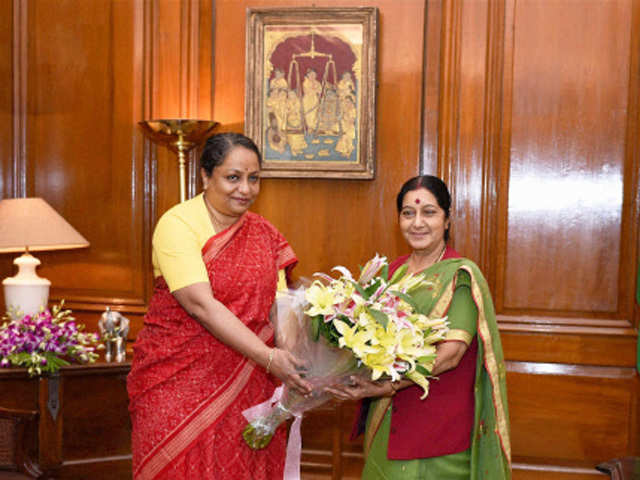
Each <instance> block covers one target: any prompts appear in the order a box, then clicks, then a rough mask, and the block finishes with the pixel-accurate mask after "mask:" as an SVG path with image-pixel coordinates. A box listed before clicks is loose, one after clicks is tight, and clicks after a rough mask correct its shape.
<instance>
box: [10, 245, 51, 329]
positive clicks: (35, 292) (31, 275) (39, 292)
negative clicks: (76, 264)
mask: <svg viewBox="0 0 640 480" xmlns="http://www.w3.org/2000/svg"><path fill="white" fill-rule="evenodd" d="M13 264H14V265H17V266H18V273H17V274H16V276H15V277H8V278H5V279H4V280H3V281H2V285H4V303H5V306H6V309H7V312H8V313H9V315H10V316H11V318H13V319H14V320H15V319H18V318H21V317H22V316H25V315H34V314H36V313H38V312H39V311H40V310H41V309H44V308H47V303H48V301H49V287H50V286H51V282H50V281H49V280H47V279H46V278H42V277H39V276H38V275H37V274H36V267H37V266H38V265H40V260H38V259H37V258H36V257H34V256H32V255H31V254H29V253H28V252H27V253H24V254H23V255H21V256H20V257H18V258H16V259H15V260H14V261H13Z"/></svg>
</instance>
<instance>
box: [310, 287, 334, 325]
mask: <svg viewBox="0 0 640 480" xmlns="http://www.w3.org/2000/svg"><path fill="white" fill-rule="evenodd" d="M304 296H305V298H306V300H307V302H309V303H310V304H311V306H310V307H309V308H307V309H306V310H305V312H304V313H306V314H307V315H309V316H310V317H315V316H316V315H333V314H334V313H335V308H334V305H335V304H336V296H335V294H334V292H333V291H332V290H331V289H330V288H327V287H325V286H324V285H323V284H322V283H321V282H319V281H318V280H316V281H315V282H313V283H312V284H311V286H310V287H309V288H307V290H306V291H305V293H304Z"/></svg>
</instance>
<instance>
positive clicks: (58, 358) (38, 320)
mask: <svg viewBox="0 0 640 480" xmlns="http://www.w3.org/2000/svg"><path fill="white" fill-rule="evenodd" d="M63 306H64V301H62V302H61V303H60V305H56V306H54V307H53V308H52V309H51V311H50V310H48V309H47V310H43V311H41V312H39V313H37V314H35V315H26V316H24V317H22V318H19V319H14V320H9V318H8V317H4V318H3V323H2V325H0V367H5V368H7V367H11V366H13V367H26V368H27V371H28V372H29V375H30V376H36V375H41V374H43V373H55V372H57V371H58V370H59V369H60V367H62V366H64V365H69V363H70V361H76V362H83V363H86V362H88V363H92V362H95V360H96V358H98V354H97V353H95V351H96V349H99V348H101V347H103V345H102V344H99V337H98V335H97V334H95V333H84V332H83V329H84V325H82V324H77V323H76V322H75V319H74V318H73V317H72V316H71V310H63Z"/></svg>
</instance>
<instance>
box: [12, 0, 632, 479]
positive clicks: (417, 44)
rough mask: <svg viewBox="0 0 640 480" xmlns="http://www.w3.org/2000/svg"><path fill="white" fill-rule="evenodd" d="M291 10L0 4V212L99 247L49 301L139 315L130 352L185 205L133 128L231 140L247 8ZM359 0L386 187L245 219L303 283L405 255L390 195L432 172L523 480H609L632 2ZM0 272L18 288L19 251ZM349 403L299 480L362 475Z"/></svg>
mask: <svg viewBox="0 0 640 480" xmlns="http://www.w3.org/2000/svg"><path fill="white" fill-rule="evenodd" d="M303 5H304V6H308V2H304V1H302V0H272V1H267V0H237V1H235V0H218V1H216V2H214V1H213V0H190V1H177V0H150V1H144V2H141V1H137V0H118V1H113V0H95V1H91V2H86V1H83V0H64V1H60V2H51V1H49V0H27V1H20V0H0V73H1V74H3V78H10V79H11V80H10V81H9V82H8V83H5V85H7V86H8V87H9V88H4V89H0V196H1V197H2V198H4V197H11V196H23V195H41V196H43V197H44V198H45V199H46V200H48V201H49V202H50V203H51V204H52V205H53V206H54V207H55V208H56V209H58V210H59V211H60V212H61V213H62V214H63V216H65V217H66V218H67V219H68V220H69V221H70V222H71V224H72V225H74V226H75V227H76V228H77V229H78V230H79V231H80V232H81V233H83V234H84V235H85V236H86V237H87V238H88V239H89V240H90V241H91V244H92V245H91V247H90V248H89V249H87V250H77V251H68V252H50V253H42V254H40V257H41V259H42V260H43V264H44V266H43V268H42V271H41V274H42V275H43V276H45V277H48V278H50V279H51V280H52V282H53V285H54V288H53V291H52V297H53V298H54V299H56V298H63V297H64V298H66V299H67V300H68V302H69V305H70V306H71V307H72V308H73V309H74V312H75V313H76V314H77V316H78V317H79V319H80V320H81V321H84V322H85V323H88V324H89V328H95V323H96V322H97V319H98V315H99V313H100V312H101V311H102V310H103V309H104V307H105V306H107V305H109V306H111V307H112V308H116V309H120V310H123V311H124V313H125V314H126V315H127V316H129V317H131V318H132V319H133V320H134V322H133V328H132V333H131V336H132V338H133V337H135V335H136V333H137V331H138V330H139V328H140V326H141V317H142V314H143V313H144V311H145V308H146V303H147V302H148V299H149V296H150V293H151V288H150V287H151V272H150V245H149V244H150V236H151V231H152V228H153V225H154V224H155V220H156V219H157V218H158V217H159V215H161V214H162V213H163V212H164V211H165V210H166V209H168V208H169V207H171V206H172V205H174V204H175V203H176V202H177V201H178V183H177V182H178V180H177V161H176V158H175V156H174V155H173V154H171V153H169V152H168V151H167V150H166V149H165V148H163V147H156V146H155V145H153V144H152V143H150V142H149V141H147V140H145V139H144V138H143V137H142V135H141V134H140V132H139V130H138V128H137V126H136V124H137V122H138V121H139V120H142V119H150V118H154V117H155V118H158V117H192V118H195V117H200V118H212V119H214V120H216V121H219V122H221V123H222V125H221V127H220V129H221V130H235V131H242V130H243V127H244V124H243V122H244V119H243V117H244V113H243V112H244V85H245V78H244V52H245V44H244V42H245V39H244V32H245V18H246V9H247V7H267V6H280V7H289V6H303ZM315 5H316V6H318V7H323V6H359V5H361V3H360V2H358V1H356V0H347V1H341V2H337V1H335V0H324V1H318V2H315ZM368 5H370V6H375V7H378V9H379V13H380V17H379V43H378V62H379V63H378V74H377V80H378V92H377V93H378V107H377V124H376V129H377V142H376V157H377V164H378V174H377V176H376V178H375V179H374V180H371V181H338V180H330V181H329V180H317V179H315V180H314V179H295V180H294V179H289V180H284V179H266V180H264V182H263V184H262V192H261V194H260V197H259V201H258V202H257V203H256V205H255V210H256V211H257V212H258V213H260V214H262V215H264V216H265V217H266V218H268V219H269V220H271V221H272V222H273V223H274V224H275V225H276V226H278V228H280V230H281V231H282V232H283V233H284V234H285V235H286V236H287V238H288V239H289V240H290V242H291V243H292V245H293V247H294V249H295V250H296V252H297V254H298V256H299V258H300V265H299V266H298V268H297V269H296V274H297V275H298V276H309V275H310V274H312V273H313V272H315V271H319V270H327V269H329V268H330V267H331V266H333V265H335V264H343V265H345V266H347V267H349V268H355V267H356V265H357V264H358V263H361V262H362V261H363V260H365V259H366V258H368V257H369V256H371V255H373V254H374V253H375V252H376V251H378V252H380V253H383V254H386V255H388V256H390V257H394V256H396V255H399V254H401V253H404V252H406V250H407V249H406V246H405V244H404V241H403V240H402V238H401V236H400V235H399V233H398V232H397V227H396V213H395V208H394V198H395V194H396V192H397V189H398V188H399V186H400V185H401V183H402V182H403V181H404V180H405V179H406V178H408V177H410V176H413V175H415V174H417V173H418V172H419V171H422V172H425V173H435V174H439V175H441V176H443V177H444V178H445V179H446V180H447V181H448V182H449V184H450V187H451V189H452V193H453V197H454V208H453V219H452V220H453V239H454V246H455V247H456V248H457V249H458V250H460V251H461V252H462V253H463V254H464V255H466V256H468V257H470V258H472V259H473V260H475V261H476V262H477V263H478V264H479V265H480V266H481V268H482V269H483V271H484V273H485V274H486V276H487V278H488V280H489V284H490V286H491V288H492V292H493V295H494V298H495V300H496V306H497V310H498V313H499V317H500V328H501V331H502V337H503V343H504V348H505V355H506V357H507V359H508V360H509V363H508V365H507V366H508V384H509V385H508V387H509V404H510V407H511V421H512V431H513V445H514V461H515V464H514V465H515V470H514V478H515V479H516V480H525V479H532V478H536V479H547V480H561V479H562V480H569V479H571V480H579V479H592V478H602V475H600V474H598V473H596V472H595V471H594V469H593V467H594V466H595V464H596V463H598V462H600V461H603V460H606V459H607V458H603V457H605V456H623V455H631V454H635V455H640V432H639V431H638V429H637V425H638V422H639V421H640V420H639V419H640V414H639V406H638V405H639V400H638V399H639V397H640V381H639V380H638V374H637V373H636V372H635V370H634V369H633V367H634V364H635V358H636V356H635V355H636V347H635V345H636V341H637V326H638V320H639V315H640V308H639V307H638V306H637V305H634V303H633V294H634V289H635V284H636V272H637V262H636V261H635V260H632V261H629V259H636V258H637V256H638V221H639V220H640V213H639V212H640V207H639V205H640V191H639V188H638V170H639V169H640V160H639V158H638V157H639V155H640V152H639V148H638V147H639V146H640V144H639V143H638V140H637V139H638V138H640V122H639V121H638V120H639V115H640V109H639V108H638V105H639V103H640V100H639V99H640V93H639V92H640V74H639V73H638V72H640V57H638V55H637V54H636V53H637V52H638V51H640V1H639V0H611V1H600V2H593V1H591V0H575V1H573V2H564V1H561V0H548V1H545V2H540V1H536V0H517V1H516V0H507V1H504V2H502V1H500V2H496V1H489V0H463V1H452V0H428V1H423V0H403V1H402V2H398V1H396V0H375V1H373V2H370V3H369V4H368ZM196 157H197V154H195V153H193V154H192V155H191V158H190V167H191V168H190V172H189V185H188V193H189V195H194V194H195V193H197V192H198V181H197V175H196V173H197V172H196V170H197V169H196V168H195V166H196ZM0 257H1V258H0V274H2V276H3V277H4V276H8V275H9V274H10V272H11V271H12V270H13V267H12V266H11V264H10V261H11V259H12V257H13V255H2V256H0ZM18 393H20V394H22V393H21V392H18ZM67 393H69V392H67ZM121 400H122V399H120V400H119V402H121ZM576 405H577V406H576ZM9 406H10V405H9ZM119 406H120V407H122V404H121V403H120V404H119ZM77 407H78V412H79V413H81V414H82V415H84V414H87V413H88V412H89V411H90V409H89V408H87V409H84V410H83V409H82V407H81V406H77ZM354 408H355V406H354V405H352V404H346V405H342V406H330V407H329V408H325V409H320V410H319V411H318V412H315V413H313V414H310V415H308V416H307V418H306V420H305V423H304V424H303V442H304V448H305V451H304V454H303V462H304V466H305V470H304V471H305V472H306V474H307V475H308V478H328V477H329V476H333V478H358V476H359V471H360V469H361V466H362V454H361V443H360V441H356V442H352V441H350V440H349V438H348V435H349V430H350V424H351V419H352V417H353V414H354ZM78 420H80V424H82V421H81V420H82V419H81V418H79V419H78ZM327 425H329V426H331V428H324V427H326V426H327ZM320 427H323V430H322V432H321V434H316V433H315V432H316V431H317V430H318V429H320ZM74 441H75V440H74V439H69V445H72V444H73V442H74ZM115 454H116V455H121V454H122V455H124V454H123V452H122V451H120V450H118V451H117V452H116V453H115ZM125 456H126V455H125ZM125 463H126V462H125ZM70 468H71V469H72V466H70ZM73 468H77V469H78V470H77V471H78V472H81V471H83V468H84V467H82V465H80V464H78V465H77V466H76V467H73ZM126 468H127V467H126V465H124V466H123V470H122V471H124V470H126ZM118 472H120V470H118ZM311 473H313V474H314V476H310V474H311ZM69 474H70V475H71V476H73V475H72V472H71V470H69ZM114 475H115V476H114V477H113V478H117V473H116V474H114Z"/></svg>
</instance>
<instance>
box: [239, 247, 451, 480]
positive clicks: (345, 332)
mask: <svg viewBox="0 0 640 480" xmlns="http://www.w3.org/2000/svg"><path fill="white" fill-rule="evenodd" d="M333 270H335V271H338V272H339V273H340V274H341V276H340V277H339V278H333V277H331V276H329V275H326V274H323V273H317V274H315V275H316V276H317V277H318V279H317V280H315V281H313V282H312V283H311V285H309V287H308V288H306V289H299V290H295V291H289V292H288V293H284V294H279V298H278V299H277V315H276V321H275V325H274V327H275V331H276V344H277V346H278V347H280V348H284V349H286V350H288V351H290V352H292V353H293V354H294V355H296V356H297V357H298V358H300V359H302V360H304V361H305V363H306V364H307V365H308V368H307V370H305V372H304V374H305V378H306V379H307V380H308V381H309V383H311V384H312V386H313V390H312V393H311V394H310V395H309V396H307V397H302V396H301V395H298V394H297V393H295V392H293V391H290V390H288V389H286V388H285V389H282V387H280V388H279V389H277V390H276V393H275V394H274V396H273V397H272V398H271V399H270V400H268V401H267V402H264V403H262V404H260V405H256V406H254V407H251V408H249V409H247V410H245V411H244V412H243V414H244V416H245V418H246V419H247V421H248V424H247V426H246V428H245V429H244V431H243V437H244V439H245V441H246V443H247V444H248V445H249V446H250V447H251V448H254V449H259V448H264V447H266V446H267V445H268V444H269V442H270V441H271V438H272V437H273V435H274V433H275V431H276V429H277V427H278V426H279V425H280V424H281V423H283V422H285V421H286V420H287V419H289V418H292V417H295V418H296V421H295V422H294V426H295V427H296V428H297V429H298V430H299V420H300V418H301V416H302V413H303V412H305V411H307V410H309V409H311V408H314V407H316V406H319V405H321V404H323V403H325V402H326V401H328V400H329V399H330V398H331V396H330V395H329V394H328V393H327V392H326V391H325V388H326V387H328V386H331V385H336V384H339V383H344V384H347V383H349V382H350V377H352V376H353V375H354V374H355V375H362V376H367V377H369V378H371V379H372V380H377V379H379V378H381V377H385V378H387V377H388V378H391V379H392V380H399V379H400V378H401V377H403V376H404V377H406V378H409V379H411V380H413V381H414V382H415V383H417V384H418V385H420V386H421V387H422V389H423V390H424V395H423V396H422V398H425V397H426V396H427V394H428V391H429V390H428V389H429V381H428V379H427V378H428V377H429V376H430V374H431V370H432V369H433V365H434V363H435V358H436V347H435V344H436V343H437V342H439V341H441V340H443V339H444V337H445V335H446V333H447V331H448V326H447V321H446V318H437V319H433V318H429V317H428V316H427V314H426V312H427V308H428V306H429V304H430V300H431V295H430V293H429V289H430V288H432V287H433V285H432V284H431V283H430V282H428V281H427V280H426V279H425V278H424V276H423V275H410V274H407V267H406V266H402V267H400V268H399V269H398V270H396V272H395V273H394V274H393V275H392V276H391V277H389V265H388V263H387V259H386V258H385V257H380V256H379V255H376V256H375V257H374V258H373V259H371V260H369V262H367V263H366V265H365V266H364V267H363V268H362V269H361V273H360V276H359V278H358V280H355V279H354V278H353V276H352V275H351V272H349V270H347V269H346V268H344V267H341V266H337V267H334V268H333ZM296 422H297V423H296ZM294 426H292V434H291V435H290V440H289V442H290V443H289V445H290V446H291V443H292V440H291V439H292V438H294V439H295V440H294V443H296V442H297V443H298V445H297V446H296V447H294V448H293V449H291V448H290V447H289V448H288V450H294V451H295V450H296V449H297V450H299V431H296V432H294V431H293V430H294ZM295 455H296V454H293V456H294V457H295ZM297 455H299V451H298V453H297ZM287 458H289V454H288V456H287ZM287 463H288V460H287ZM285 469H287V466H285Z"/></svg>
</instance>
